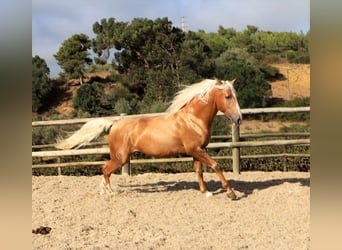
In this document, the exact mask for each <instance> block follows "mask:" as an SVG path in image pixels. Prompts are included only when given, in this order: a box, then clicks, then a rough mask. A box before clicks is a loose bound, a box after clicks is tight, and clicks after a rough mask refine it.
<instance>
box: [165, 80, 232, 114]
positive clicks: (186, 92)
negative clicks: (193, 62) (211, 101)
mask: <svg viewBox="0 0 342 250" xmlns="http://www.w3.org/2000/svg"><path fill="white" fill-rule="evenodd" d="M218 81H219V80H217V79H215V80H213V79H204V80H202V81H201V82H198V83H194V84H192V85H189V86H186V87H185V88H184V89H182V90H180V91H179V92H178V93H177V94H176V96H175V97H174V98H173V100H172V101H171V105H170V106H169V107H168V109H167V110H166V112H167V113H175V112H177V111H178V110H180V109H181V108H182V107H184V106H185V105H186V104H188V103H189V102H190V101H191V100H192V99H193V98H194V97H195V96H197V95H198V96H199V98H200V99H201V100H202V101H203V102H205V103H207V102H208V97H209V93H210V91H211V90H212V89H213V88H218V89H226V88H230V89H231V90H232V93H233V94H234V95H235V90H234V87H233V85H232V84H231V83H230V82H229V81H222V84H220V85H218V84H217V82H218Z"/></svg>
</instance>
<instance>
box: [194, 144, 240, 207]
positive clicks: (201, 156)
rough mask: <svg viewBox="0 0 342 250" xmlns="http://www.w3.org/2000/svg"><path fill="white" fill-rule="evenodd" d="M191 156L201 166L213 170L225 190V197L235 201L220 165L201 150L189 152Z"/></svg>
mask: <svg viewBox="0 0 342 250" xmlns="http://www.w3.org/2000/svg"><path fill="white" fill-rule="evenodd" d="M191 155H192V156H193V157H194V159H196V160H197V161H200V162H202V163H203V164H206V165H208V166H209V167H211V168H212V169H214V170H215V172H216V174H217V175H218V177H219V179H220V181H221V184H222V186H223V188H224V189H226V190H227V196H228V198H230V199H232V200H235V199H236V198H237V197H236V195H235V193H234V191H233V189H232V188H231V187H230V185H229V183H228V181H227V180H226V179H225V177H224V175H223V171H222V168H221V167H220V165H219V164H218V163H217V162H216V161H214V160H213V159H212V158H211V157H210V156H209V155H208V153H207V152H205V151H204V150H203V149H202V148H198V149H196V150H194V151H193V152H191Z"/></svg>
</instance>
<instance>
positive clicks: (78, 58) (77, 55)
mask: <svg viewBox="0 0 342 250" xmlns="http://www.w3.org/2000/svg"><path fill="white" fill-rule="evenodd" d="M90 46H91V41H90V40H89V37H88V36H87V35H85V34H82V33H81V34H75V35H73V36H71V37H70V38H68V39H66V40H65V41H64V42H63V43H62V46H61V47H60V48H59V50H58V52H57V53H56V54H55V55H54V57H55V58H56V60H57V62H58V64H59V65H60V66H61V68H62V69H63V70H64V73H65V74H66V76H67V77H68V78H79V79H80V83H81V84H83V76H84V71H85V67H86V65H89V64H91V62H92V59H91V58H89V57H88V56H89V53H88V49H90Z"/></svg>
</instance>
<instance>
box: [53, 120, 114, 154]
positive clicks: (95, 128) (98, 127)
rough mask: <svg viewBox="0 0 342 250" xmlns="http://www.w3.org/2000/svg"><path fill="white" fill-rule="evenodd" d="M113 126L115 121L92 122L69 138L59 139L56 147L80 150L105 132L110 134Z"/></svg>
mask: <svg viewBox="0 0 342 250" xmlns="http://www.w3.org/2000/svg"><path fill="white" fill-rule="evenodd" d="M112 124H113V121H111V120H107V119H103V118H98V119H94V120H90V121H89V122H87V123H85V124H84V125H83V126H82V127H81V128H80V129H79V130H78V131H76V132H75V133H74V134H73V135H71V136H70V137H69V138H67V139H63V138H58V139H57V143H55V145H54V146H55V148H58V149H72V148H75V149H77V148H80V147H82V146H84V145H86V144H88V143H89V142H91V141H92V140H95V139H96V138H98V137H99V136H100V135H101V134H102V133H103V132H108V131H109V129H110V128H111V126H112Z"/></svg>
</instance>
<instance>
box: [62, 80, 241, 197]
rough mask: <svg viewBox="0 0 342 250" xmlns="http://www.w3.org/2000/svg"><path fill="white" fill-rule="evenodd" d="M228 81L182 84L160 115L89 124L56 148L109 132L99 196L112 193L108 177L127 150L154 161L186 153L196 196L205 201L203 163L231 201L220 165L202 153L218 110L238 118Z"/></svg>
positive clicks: (125, 157) (124, 159) (234, 119)
mask: <svg viewBox="0 0 342 250" xmlns="http://www.w3.org/2000/svg"><path fill="white" fill-rule="evenodd" d="M234 82H235V80H233V81H231V82H229V81H221V80H210V79H206V80H203V81H201V82H199V83H195V84H192V85H190V86H187V87H186V88H184V89H183V90H181V91H180V92H178V94H177V95H176V97H175V98H174V99H173V101H172V103H171V105H170V107H169V108H168V110H167V112H166V114H164V115H159V116H154V117H134V118H125V119H122V120H119V121H115V122H112V121H110V120H106V119H103V118H99V119H95V120H92V121H90V122H88V123H86V124H85V125H84V126H83V127H82V128H81V129H80V130H79V131H77V132H76V133H75V134H73V135H72V136H71V137H69V138H68V139H66V140H64V141H60V142H58V143H57V144H56V147H57V148H60V149H67V148H69V149H70V148H74V147H79V146H82V145H84V144H87V143H88V142H90V141H91V140H93V139H95V138H96V137H98V136H99V135H100V134H101V133H102V132H104V131H108V130H109V129H110V132H109V137H108V138H109V139H108V141H109V148H110V158H111V159H110V161H108V162H107V163H106V164H105V165H104V166H103V168H102V172H103V177H104V178H103V179H102V182H101V184H100V187H101V194H103V193H104V191H106V192H107V193H112V189H111V186H110V181H109V177H110V175H111V173H112V172H113V171H114V170H116V169H118V168H120V167H122V166H123V165H124V164H125V163H127V162H128V161H129V156H130V154H131V153H132V152H136V151H139V152H143V153H145V154H147V155H150V156H154V157H170V156H177V155H180V154H187V155H190V156H192V157H193V159H194V166H195V171H196V173H197V177H198V182H199V188H200V191H201V192H202V193H206V195H207V197H209V196H211V195H212V194H211V193H210V192H208V191H207V188H206V185H205V182H204V180H203V170H202V163H203V164H206V165H208V166H210V167H211V168H212V169H214V170H215V172H216V173H217V175H218V177H219V179H220V181H221V183H222V186H223V187H224V188H225V189H226V190H227V196H228V197H229V198H231V199H235V198H236V195H235V193H234V191H233V190H232V188H231V187H230V185H229V183H228V181H226V179H225V177H224V176H223V172H222V169H221V167H220V166H219V165H218V163H217V162H216V161H214V160H213V159H212V158H211V157H210V156H209V155H208V154H207V152H206V151H205V147H206V146H207V145H208V143H209V139H210V128H211V124H212V122H213V120H214V117H215V115H216V113H217V112H218V111H221V112H223V113H224V115H225V116H226V117H227V118H229V119H230V120H231V121H232V122H234V123H236V124H239V123H240V121H241V119H242V116H241V112H240V107H239V104H238V101H237V98H236V93H235V90H234V87H233V84H234Z"/></svg>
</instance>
